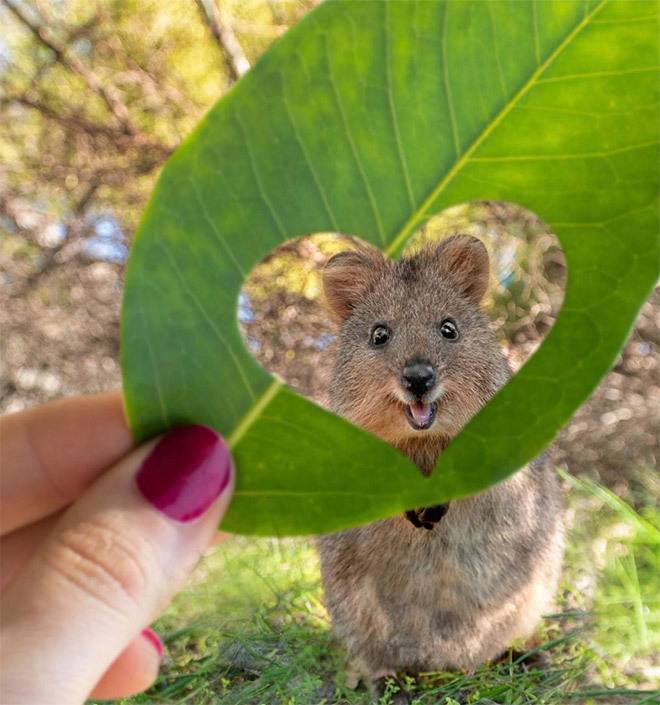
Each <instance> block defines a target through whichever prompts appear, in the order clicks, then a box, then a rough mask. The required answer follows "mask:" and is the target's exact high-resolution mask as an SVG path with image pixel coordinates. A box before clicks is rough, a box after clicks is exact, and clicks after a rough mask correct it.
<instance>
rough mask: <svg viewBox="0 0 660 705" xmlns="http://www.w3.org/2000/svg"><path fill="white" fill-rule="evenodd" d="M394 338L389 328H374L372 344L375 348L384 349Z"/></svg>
mask: <svg viewBox="0 0 660 705" xmlns="http://www.w3.org/2000/svg"><path fill="white" fill-rule="evenodd" d="M391 336H392V331H391V330H390V329H389V328H388V327H387V326H383V325H380V326H374V328H373V329H372V331H371V338H370V340H371V344H372V345H373V346H374V347H375V348H382V347H383V345H385V344H386V343H387V341H388V340H389V339H390V337H391Z"/></svg>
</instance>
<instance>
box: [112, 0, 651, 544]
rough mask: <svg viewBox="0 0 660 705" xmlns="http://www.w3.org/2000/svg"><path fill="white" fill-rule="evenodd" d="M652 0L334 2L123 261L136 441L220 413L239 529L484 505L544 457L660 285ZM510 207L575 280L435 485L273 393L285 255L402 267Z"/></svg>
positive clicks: (190, 167) (161, 200) (260, 69)
mask: <svg viewBox="0 0 660 705" xmlns="http://www.w3.org/2000/svg"><path fill="white" fill-rule="evenodd" d="M657 15H658V3H657V2H656V0H641V1H635V0H625V1H620V2H615V1H608V0H579V1H578V0H575V1H570V0H559V1H557V2H551V1H549V0H543V1H540V2H523V1H520V0H516V1H511V2H505V1H501V2H483V1H482V0H476V1H473V2H472V1H469V0H458V1H447V2H445V1H443V0H422V1H421V2H397V1H395V2H383V1H372V2H327V3H324V4H323V5H321V6H320V7H319V8H318V9H316V10H315V11H314V12H312V13H310V14H309V15H308V16H307V17H306V18H305V19H304V20H303V21H302V22H300V23H299V24H298V25H297V26H296V27H294V28H293V29H292V30H291V31H290V32H289V33H288V34H287V35H286V36H285V37H284V38H283V39H282V40H280V41H279V42H278V43H277V44H275V45H274V46H273V47H272V48H271V49H270V51H268V52H267V53H266V54H265V55H264V57H263V58H262V59H261V61H260V62H259V64H258V65H257V66H256V67H255V68H254V69H253V70H252V71H251V72H250V73H249V74H248V75H247V76H246V77H245V78H244V79H243V80H242V81H241V82H240V83H239V84H238V85H237V86H236V87H235V88H234V89H233V90H232V91H231V92H230V93H229V94H228V95H227V96H226V97H225V98H224V99H223V100H221V101H220V102H219V103H218V104H217V105H216V106H215V107H214V108H213V109H212V110H211V111H210V113H209V114H208V115H207V116H206V118H205V119H204V120H203V121H202V123H201V124H200V125H199V126H198V128H197V129H196V130H195V132H194V133H193V134H192V135H191V136H190V137H189V138H188V140H187V141H186V142H185V144H184V145H183V146H182V147H181V148H180V149H179V150H177V152H176V153H175V154H174V155H173V157H172V158H171V159H170V160H169V162H168V164H167V165H166V167H165V169H164V170H163V173H162V176H161V178H160V180H159V182H158V185H157V187H156V189H155V191H154V194H153V196H152V199H151V202H150V204H149V206H148V208H147V210H146V213H145V215H144V218H143V220H142V224H141V227H140V229H139V233H138V236H137V238H136V240H135V244H134V246H133V251H132V254H131V259H130V262H129V267H128V273H127V280H126V292H125V300H124V309H123V318H122V362H123V372H124V385H125V386H124V388H125V394H126V404H127V409H128V415H129V419H130V423H131V426H132V428H133V430H134V433H135V436H136V438H137V439H138V440H142V439H145V438H147V437H149V436H152V435H153V434H156V433H159V432H161V431H163V430H164V429H166V428H168V427H169V426H171V425H173V424H179V423H192V422H195V423H205V424H209V425H210V426H212V427H214V428H216V429H217V430H219V431H220V432H222V433H223V434H225V436H226V437H227V438H228V439H229V442H230V444H231V447H232V450H233V454H234V457H235V460H236V463H237V467H238V484H237V489H236V496H235V499H234V501H233V503H232V506H231V509H230V511H229V513H228V515H227V517H226V519H225V521H224V523H223V526H224V527H225V528H226V529H227V530H230V531H235V532H240V533H255V534H300V533H311V532H320V531H329V530H334V529H338V528H341V527H345V526H348V525H350V524H357V523H360V522H366V521H369V520H373V519H376V518H378V517H381V516H384V515H387V514H393V513H395V512H398V511H400V510H403V509H406V508H409V507H413V506H420V505H424V504H429V503H436V502H441V501H445V500H448V499H451V498H455V497H460V496H464V495H466V494H468V493H472V492H475V491H478V490H480V489H483V488H485V487H486V486H488V485H490V484H492V483H494V482H496V481H498V480H500V479H502V478H504V477H506V476H507V475H509V474H510V473H512V472H514V471H515V470H516V469H517V468H519V467H521V466H522V465H523V464H524V463H526V462H527V461H529V460H530V459H531V458H533V457H534V456H535V455H537V454H538V453H539V452H540V451H541V450H542V449H543V447H544V446H546V445H547V444H548V443H549V442H550V440H551V439H552V437H553V436H554V435H555V433H556V432H557V430H558V429H559V428H560V426H561V425H562V424H563V423H565V422H566V421H567V420H568V419H569V417H570V416H571V414H572V413H573V412H574V411H575V409H576V408H577V407H578V405H579V404H580V403H581V402H582V401H583V400H584V399H585V398H586V397H587V396H588V395H589V393H590V392H591V391H592V390H593V388H594V387H595V385H596V384H597V382H598V380H599V379H600V378H601V376H602V375H603V374H604V373H605V372H606V371H607V370H608V368H609V366H610V365H611V364H612V361H613V360H614V359H615V357H616V355H617V353H618V352H619V350H620V348H621V346H622V344H623V342H624V340H625V338H626V335H627V334H628V332H629V330H630V327H631V325H632V323H633V321H634V319H635V315H636V313H637V311H638V309H639V307H640V305H641V304H642V302H643V301H644V299H645V297H646V296H647V295H648V292H649V290H650V288H651V287H652V286H653V284H654V283H655V281H656V279H657V276H658V262H659V249H660V242H659V239H658V124H659V120H658V103H659V101H658V20H657ZM484 198H488V199H497V200H504V201H515V202H518V203H521V204H523V205H524V206H525V207H527V208H529V209H531V210H533V211H535V212H536V213H538V214H539V215H540V216H541V217H542V218H543V219H544V220H545V221H546V222H547V223H549V224H550V226H551V227H552V229H553V231H554V232H555V233H556V234H557V236H558V237H559V239H560V241H561V244H562V247H563V248H564V252H565V254H566V257H567V261H568V268H569V278H568V284H567V289H566V294H565V300H564V306H563V309H562V312H561V315H560V317H559V319H558V321H557V323H556V325H555V326H554V328H553V329H552V331H551V332H550V334H549V335H548V337H547V339H546V340H545V342H544V344H543V345H542V347H541V349H540V350H539V352H538V353H537V354H536V355H535V356H534V357H533V358H532V359H531V361H530V362H529V363H528V364H527V365H526V366H525V367H524V368H523V370H522V371H521V372H520V373H519V374H518V375H517V376H516V377H515V378H514V379H513V380H512V381H511V382H510V383H509V384H508V385H507V386H506V387H505V388H504V389H503V390H502V391H501V392H500V393H499V394H498V395H497V396H496V397H495V398H494V400H493V401H492V402H491V403H490V404H489V405H488V406H487V407H486V408H484V409H483V410H482V411H481V412H480V413H479V414H478V415H477V416H476V417H475V418H474V419H473V420H472V421H471V422H470V423H469V424H468V425H467V426H466V427H465V429H464V430H463V432H462V433H461V434H460V436H459V437H458V438H457V439H456V440H455V441H454V442H453V443H452V445H451V446H450V448H449V449H448V450H447V451H446V452H445V453H444V455H443V456H442V457H441V459H440V461H439V462H438V465H437V467H436V470H435V472H434V474H433V476H432V477H431V478H430V479H425V478H422V477H421V476H420V475H419V473H418V472H417V470H416V469H415V468H414V467H413V466H412V465H411V464H410V463H409V462H408V460H407V459H405V458H404V457H403V456H401V455H399V454H398V453H397V452H396V451H395V450H393V449H392V448H390V447H389V446H387V445H385V444H384V443H382V442H381V441H379V440H377V439H376V438H374V437H372V436H370V435H368V434H366V433H364V432H363V431H360V430H358V429H357V428H355V427H353V426H351V425H350V424H348V423H347V422H345V421H343V420H342V419H339V418H337V417H335V416H333V415H331V414H329V413H328V412H326V411H324V410H322V409H320V408H319V407H317V406H315V405H314V404H313V403H311V402H310V401H308V400H306V399H304V398H302V397H300V396H298V395H296V394H294V393H293V392H292V391H290V390H288V389H287V388H286V387H285V386H283V385H282V384H280V383H279V382H277V381H274V380H273V379H272V378H271V377H270V376H269V375H268V374H267V373H266V372H265V371H264V370H263V369H262V368H261V367H259V365H257V363H256V362H255V361H254V360H253V358H252V357H251V356H250V354H249V352H248V351H247V350H246V348H245V347H244V345H243V343H242V341H241V338H240V335H239V330H238V325H237V320H236V305H237V298H238V293H239V290H240V287H241V284H242V282H243V280H244V278H245V277H246V275H247V274H248V273H249V272H250V270H251V269H252V267H253V266H254V265H255V264H256V263H257V262H258V261H259V260H260V259H261V258H262V257H263V256H264V255H265V254H266V253H267V252H269V251H270V250H271V249H272V248H274V247H275V246H277V245H279V244H280V243H282V242H283V241H285V240H287V239H289V238H292V237H296V236H299V235H304V234H307V233H312V232H320V231H328V230H334V231H341V232H344V233H351V234H355V235H358V236H360V237H362V238H363V239H365V240H368V241H370V242H372V243H375V244H377V245H379V246H380V247H382V248H383V249H384V250H386V251H387V252H388V253H390V254H393V255H396V254H398V253H399V252H400V250H401V248H402V247H403V245H404V244H405V242H406V241H407V239H408V238H409V236H410V235H411V234H412V233H413V232H414V231H415V230H416V229H417V228H418V227H419V226H420V224H421V223H422V222H423V221H424V220H425V219H427V218H428V217H430V216H431V215H433V214H435V213H437V212H439V211H441V210H442V209H444V208H446V207H448V206H450V205H454V204H457V203H461V202H465V201H468V200H471V199H484Z"/></svg>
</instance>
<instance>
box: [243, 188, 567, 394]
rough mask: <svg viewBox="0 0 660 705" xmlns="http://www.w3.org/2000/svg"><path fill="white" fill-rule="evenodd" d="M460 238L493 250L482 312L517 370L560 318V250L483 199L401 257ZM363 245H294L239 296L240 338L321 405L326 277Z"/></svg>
mask: <svg viewBox="0 0 660 705" xmlns="http://www.w3.org/2000/svg"><path fill="white" fill-rule="evenodd" d="M455 233H465V234H470V235H473V236H475V237H478V238H479V239H480V240H481V241H482V242H483V243H484V244H485V245H486V248H487V249H488V252H489V258H490V285H489V288H488V291H487V293H486V295H485V296H484V299H483V302H482V308H483V310H484V311H485V312H486V314H487V315H488V317H489V319H490V322H491V328H492V329H493V330H494V331H495V333H496V335H497V338H498V341H499V343H500V345H501V347H502V349H503V351H504V353H505V355H506V356H507V359H508V361H509V363H510V365H511V367H512V369H513V370H514V371H516V370H518V369H519V368H520V367H521V365H522V364H523V363H524V362H525V360H526V359H527V358H528V357H529V356H530V355H531V354H532V353H533V352H534V351H535V350H536V349H537V347H538V346H539V345H540V343H541V341H542V340H543V338H544V337H545V335H546V334H547V332H548V331H549V330H550V328H551V327H552V325H553V324H554V321H555V320H556V318H557V315H558V313H559V309H560V307H561V302H562V299H563V290H564V282H565V275H566V265H565V260H564V256H563V253H562V251H561V247H560V245H559V243H558V241H557V239H556V237H555V236H554V235H553V234H552V233H551V232H550V231H549V229H548V227H547V225H545V224H544V223H543V222H542V221H541V219H540V218H538V216H536V215H535V214H534V213H532V212H531V211H528V210H526V209H524V208H523V207H521V206H518V205H516V204H511V203H500V202H494V201H485V202H473V203H468V204H462V205H459V206H455V207H453V208H450V209H447V210H446V211H445V212H444V213H441V214H438V215H436V216H433V217H432V218H430V219H429V220H428V221H427V222H426V223H425V224H424V226H423V227H422V228H421V229H420V230H419V231H418V232H417V233H416V234H415V235H414V236H413V237H412V238H411V240H410V242H409V245H408V247H407V248H406V250H404V255H410V254H413V253H415V252H418V251H419V250H421V249H423V248H428V247H432V246H433V245H435V244H437V243H439V242H440V241H441V240H443V239H444V238H446V237H448V236H450V235H452V234H455ZM358 241H359V239H358V238H350V237H348V236H346V235H340V234H335V233H318V234H315V235H308V236H303V237H300V238H296V239H294V240H290V241H288V242H287V243H285V244H284V245H281V246H280V247H278V248H276V249H275V250H273V251H272V252H270V253H269V254H268V255H267V256H266V257H265V258H264V259H263V260H262V262H261V263H259V264H258V265H257V266H256V267H255V268H254V269H253V270H252V272H251V273H250V275H249V276H248V278H247V279H246V281H245V284H244V286H243V288H242V290H241V296H240V302H239V310H238V318H239V322H240V328H241V335H242V337H243V340H244V342H245V344H246V345H247V347H248V349H249V350H250V351H251V352H252V354H253V355H254V357H255V359H256V360H257V361H258V362H259V363H260V364H261V365H263V367H265V368H266V369H267V370H268V371H269V372H270V373H271V374H274V375H276V376H277V377H278V378H280V379H282V380H284V381H285V382H286V384H288V385H289V386H290V387H291V388H292V389H295V390H296V391H297V392H298V393H299V394H303V395H304V396H306V397H308V398H310V399H313V400H314V401H315V402H316V403H318V404H320V405H321V406H324V407H329V405H330V400H329V395H328V390H329V387H330V384H331V382H332V377H333V374H334V361H335V357H336V354H337V338H336V334H337V329H338V326H337V323H336V321H334V320H333V318H332V316H331V315H330V313H329V311H328V309H327V306H326V305H325V303H324V297H323V293H322V271H323V268H324V266H325V264H326V263H327V261H328V260H329V258H330V257H331V256H332V255H334V254H336V253H338V252H341V251H345V250H347V249H353V248H355V247H356V243H357V242H358ZM432 285H433V282H429V286H432ZM367 373H368V371H367Z"/></svg>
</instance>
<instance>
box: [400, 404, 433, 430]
mask: <svg viewBox="0 0 660 705" xmlns="http://www.w3.org/2000/svg"><path fill="white" fill-rule="evenodd" d="M405 413H406V420H407V421H408V423H409V424H410V426H411V428H413V429H415V431H427V430H428V429H429V428H431V426H433V422H434V421H435V416H436V414H437V413H438V403H437V402H435V401H434V402H431V403H430V404H425V403H424V402H421V401H415V402H413V403H412V404H407V405H406V412H405Z"/></svg>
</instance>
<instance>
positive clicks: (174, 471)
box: [135, 426, 231, 522]
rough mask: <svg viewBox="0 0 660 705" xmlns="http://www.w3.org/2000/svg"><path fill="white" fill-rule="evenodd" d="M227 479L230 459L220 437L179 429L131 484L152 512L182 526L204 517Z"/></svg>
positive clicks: (159, 446) (193, 428)
mask: <svg viewBox="0 0 660 705" xmlns="http://www.w3.org/2000/svg"><path fill="white" fill-rule="evenodd" d="M230 477H231V456H230V455H229V449H228V448H227V444H226V443H225V442H224V440H223V439H222V437H221V436H219V435H218V434H217V433H216V432H215V431H213V430H212V429H210V428H208V427H207V426H181V427H179V428H175V429H173V430H171V431H170V432H169V433H167V434H166V435H165V436H164V437H163V438H162V439H161V440H160V441H159V442H158V444H157V445H156V446H155V448H154V449H153V450H152V451H151V453H150V454H149V455H148V456H147V457H146V459H145V460H144V462H143V463H142V466H141V467H140V469H139V471H138V473H137V475H136V478H135V482H136V484H137V487H138V489H139V490H140V492H141V493H142V495H143V496H144V497H145V499H147V501H149V502H150V503H151V504H153V506H154V507H156V509H159V510H160V511H161V512H163V514H166V515H167V516H168V517H170V518H171V519H175V520H176V521H184V522H185V521H192V520H193V519H196V518H197V517H200V516H201V515H202V514H204V512H205V511H206V510H207V509H208V508H209V507H210V506H211V505H212V504H213V502H215V500H216V499H217V498H218V496H219V495H220V493H221V492H222V491H223V490H224V489H225V487H227V485H228V484H229V480H230Z"/></svg>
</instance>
